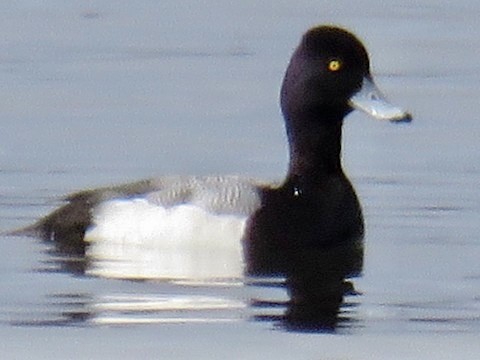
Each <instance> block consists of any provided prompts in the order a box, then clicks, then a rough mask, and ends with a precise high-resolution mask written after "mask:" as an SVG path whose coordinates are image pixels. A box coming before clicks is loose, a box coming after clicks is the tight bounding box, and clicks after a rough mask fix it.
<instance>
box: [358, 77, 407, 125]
mask: <svg viewBox="0 0 480 360" xmlns="http://www.w3.org/2000/svg"><path fill="white" fill-rule="evenodd" d="M350 105H351V106H352V107H353V108H355V109H358V110H361V111H363V112H365V113H367V114H369V115H370V116H373V117H374V118H376V119H379V120H388V121H391V122H396V123H397V122H410V121H412V115H410V113H408V112H407V111H405V110H403V109H401V108H399V107H396V106H394V105H392V104H391V103H390V102H389V101H388V100H387V99H386V98H385V96H384V95H383V94H382V92H381V91H380V90H379V89H378V87H377V86H376V85H375V83H374V82H373V80H372V79H371V78H370V77H365V78H364V79H363V84H362V87H361V89H360V90H359V91H358V92H356V93H355V94H354V95H353V96H352V97H351V98H350Z"/></svg>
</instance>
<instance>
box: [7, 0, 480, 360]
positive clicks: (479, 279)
mask: <svg viewBox="0 0 480 360" xmlns="http://www.w3.org/2000/svg"><path fill="white" fill-rule="evenodd" d="M479 16H480V3H478V1H473V0H461V1H457V2H451V1H421V2H420V1H413V0H412V1H405V0H402V1H400V0H399V1H374V0H362V1H356V2H349V1H341V0H340V1H334V2H331V1H330V2H327V1H307V0H300V1H264V2H258V1H249V0H248V1H247V0H246V1H242V2H233V1H232V2H229V1H202V2H195V1H164V2H155V1H137V2H129V1H93V0H92V1H81V2H80V1H78V2H63V1H41V2H39V1H32V0H30V1H29V0H24V1H16V2H2V3H1V4H0V34H1V36H0V118H1V132H0V229H1V230H6V229H12V228H15V227H18V226H21V225H24V224H27V223H29V222H31V221H32V220H33V219H35V218H37V217H39V216H41V215H43V214H46V213H47V212H48V211H49V210H51V209H53V207H54V206H55V205H56V201H55V200H56V199H57V198H58V196H60V195H62V194H65V193H68V192H71V191H74V190H77V189H82V188H86V187H94V186H98V185H105V184H109V183H118V182H124V181H127V180H134V179H139V178H143V177H148V176H153V175H158V174H171V173H176V174H210V173H235V174H247V175H251V176H256V177H261V178H272V179H279V178H281V177H282V176H283V174H284V171H285V166H286V159H287V158H286V146H285V145H286V144H285V138H284V134H283V126H282V122H281V117H280V113H279V110H278V100H277V99H278V91H279V86H280V82H281V79H282V76H283V72H284V69H285V67H286V64H287V62H288V59H289V57H290V55H291V52H292V49H293V48H294V47H295V46H296V44H297V42H298V40H299V37H300V36H301V34H302V33H303V32H304V31H305V30H306V29H307V28H309V27H310V26H312V25H315V24H319V23H335V24H339V25H343V26H346V27H348V28H349V29H351V30H353V31H354V32H356V33H357V34H358V35H359V36H360V37H361V38H362V39H363V40H364V41H365V43H366V45H367V47H368V49H369V51H370V54H371V57H372V63H373V71H374V73H375V74H376V77H377V82H378V84H379V85H380V86H381V87H382V88H383V90H384V92H385V93H387V94H388V96H389V97H390V98H391V99H392V100H394V102H395V103H397V104H401V105H403V106H405V107H408V108H409V109H410V110H411V111H412V112H413V114H414V117H415V122H414V123H412V124H411V125H408V126H394V125H392V124H385V123H379V122H375V121H372V120H370V119H368V118H366V117H365V116H363V115H361V114H358V113H355V114H352V115H351V116H349V118H348V119H347V121H346V123H345V136H344V162H345V167H346V170H347V172H348V174H350V176H351V178H352V181H353V182H354V184H355V187H356V189H357V191H358V194H359V196H360V198H361V201H362V204H363V206H364V209H365V215H366V222H367V237H366V244H367V247H366V264H365V271H364V275H363V276H362V277H361V278H359V279H356V280H355V284H356V287H357V289H358V290H359V291H361V293H362V295H361V296H357V297H353V298H349V299H347V302H348V303H349V304H350V306H349V307H348V308H346V309H345V313H346V314H348V317H349V318H350V319H351V321H350V322H348V323H347V324H346V325H345V326H343V327H340V328H339V329H338V330H337V332H335V333H333V334H311V333H295V332H287V331H284V330H282V329H281V328H278V327H276V326H275V323H274V322H268V321H265V322H258V321H254V320H253V319H254V317H253V316H252V315H255V311H257V310H255V309H252V308H251V307H250V306H248V304H249V300H250V299H252V298H255V297H257V296H261V297H264V298H265V297H266V298H269V297H280V298H281V297H282V296H284V294H282V293H281V291H280V290H279V289H252V288H248V287H247V288H245V287H233V286H232V287H228V286H227V287H206V286H204V287H202V286H198V287H191V286H185V285H178V284H165V283H158V282H144V283H142V282H130V281H116V280H106V279H98V278H88V277H82V276H75V275H74V274H71V273H64V272H61V271H58V263H57V262H56V261H55V259H53V258H52V256H51V255H49V254H48V253H47V252H46V250H47V246H46V245H45V244H42V243H39V242H38V241H35V240H32V239H26V238H10V237H4V236H3V237H0V274H1V276H0V288H1V292H0V354H1V355H2V358H4V359H10V358H11V359H13V358H15V359H29V358H32V359H51V358H85V359H87V358H88V359H91V358H101V359H109V358H112V359H113V358H115V359H117V358H141V357H148V358H162V359H170V358H185V359H187V358H196V359H225V358H234V359H265V358H272V359H293V358H295V359H298V358H301V359H452V358H461V359H478V358H479V356H480V345H479V342H478V336H479V333H480V290H479V289H480V261H479V258H480V239H479V238H478V233H479V230H480V222H479V217H478V213H479V208H480V195H479V192H478V183H479V179H480V176H479V175H480V169H479V164H480V147H479V146H478V139H479V135H480V134H479V130H480V122H479V115H478V109H479V105H478V98H479V95H480V90H479V78H480V76H479V74H480V37H479V36H478V34H480V22H479V21H478V17H479ZM257 292H260V293H261V294H257ZM272 311H274V310H272Z"/></svg>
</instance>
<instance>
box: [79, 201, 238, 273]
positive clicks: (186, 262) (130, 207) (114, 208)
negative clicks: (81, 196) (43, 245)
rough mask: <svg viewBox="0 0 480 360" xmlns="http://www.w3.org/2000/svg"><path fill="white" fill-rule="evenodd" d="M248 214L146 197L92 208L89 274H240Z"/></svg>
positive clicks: (89, 239)
mask: <svg viewBox="0 0 480 360" xmlns="http://www.w3.org/2000/svg"><path fill="white" fill-rule="evenodd" d="M245 222H246V216H242V217H240V216H236V215H219V214H210V213H208V212H207V211H205V210H204V209H203V208H201V207H199V206H196V205H183V204H182V205H177V206H173V207H170V208H164V207H161V206H159V205H156V204H152V203H151V202H149V201H147V200H145V199H131V200H111V201H108V202H105V203H103V204H102V205H101V206H100V207H99V208H97V209H95V212H94V214H93V224H94V225H93V226H92V228H91V229H89V231H88V232H87V234H86V236H85V241H87V242H88V243H89V246H88V248H87V255H88V257H89V258H91V259H92V260H93V263H92V266H91V269H90V271H89V273H90V274H93V275H96V276H102V277H110V278H123V279H175V280H220V279H239V278H241V277H242V276H243V270H244V261H243V249H242V243H241V239H242V236H243V232H244V230H245Z"/></svg>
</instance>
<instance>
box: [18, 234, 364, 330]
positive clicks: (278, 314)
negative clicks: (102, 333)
mask: <svg viewBox="0 0 480 360" xmlns="http://www.w3.org/2000/svg"><path fill="white" fill-rule="evenodd" d="M50 245H52V244H51V243H50ZM85 250H86V248H85V246H82V247H78V248H72V247H65V246H59V245H58V244H56V246H54V247H53V248H49V253H50V256H49V260H48V263H46V264H45V265H46V266H45V269H44V271H49V272H57V271H60V272H68V273H71V274H75V275H77V276H78V275H79V276H88V275H90V274H91V273H92V270H93V269H96V268H98V267H101V266H102V264H101V262H99V261H98V260H95V259H91V258H89V257H88V253H87V252H86V251H85ZM301 258H302V261H298V262H296V264H295V266H294V267H291V268H290V269H289V271H288V273H287V274H286V275H285V276H279V277H269V278H266V277H261V276H251V277H246V278H244V279H242V280H241V281H238V279H236V280H231V281H223V282H221V281H219V280H218V279H217V280H216V281H215V282H210V283H209V282H203V283H201V284H199V283H198V282H196V283H193V285H195V286H193V287H192V288H191V289H195V291H194V292H193V293H192V292H189V290H188V288H187V290H185V289H186V288H185V286H187V287H188V286H191V285H192V283H190V284H188V281H187V280H188V279H187V280H185V279H183V281H181V282H180V281H177V282H176V283H177V286H180V287H181V292H182V295H181V296H180V295H178V294H175V290H178V289H180V288H175V287H173V288H172V287H169V291H171V293H170V292H168V294H165V293H163V294H162V295H159V294H156V295H151V296H144V297H142V298H141V299H140V298H139V297H138V296H136V295H135V296H134V295H128V294H127V295H126V294H121V295H118V294H117V295H111V294H110V295H108V294H106V295H105V294H103V295H99V294H96V295H95V294H87V295H85V294H54V295H52V296H51V297H49V299H48V302H49V303H50V304H47V306H48V307H49V308H50V309H49V310H52V308H53V309H55V308H57V310H58V311H56V314H57V315H56V316H55V317H54V318H53V319H44V320H41V321H40V320H36V321H35V323H29V322H28V321H24V322H23V323H22V325H37V326H38V325H41V326H46V325H47V326H48V325H55V326H71V325H73V326H79V325H82V324H86V325H88V324H111V323H115V324H117V325H122V324H131V323H142V324H146V323H165V322H167V323H172V322H175V321H177V322H181V323H189V322H199V321H202V322H218V321H223V322H225V321H236V320H240V319H244V318H245V317H246V318H250V319H253V320H254V321H259V322H271V323H273V324H274V325H275V326H280V327H281V328H283V329H286V330H289V331H311V332H334V331H336V330H337V329H338V328H342V329H344V328H348V327H350V326H355V321H354V320H353V319H354V316H352V312H353V311H354V310H355V309H354V308H352V305H351V304H349V303H348V302H345V298H346V297H347V299H351V297H350V296H354V295H357V292H356V291H355V289H354V286H353V280H352V278H354V277H356V276H358V275H359V274H360V273H361V270H362V264H363V247H362V244H361V243H348V244H341V245H337V246H330V247H324V248H318V249H316V250H315V251H313V250H312V249H310V250H309V251H305V252H303V253H302V254H301ZM127 268H128V267H127ZM126 278H128V277H126ZM128 279H129V280H132V278H128ZM136 280H140V279H136ZM149 280H152V279H149ZM170 283H172V281H170ZM161 284H165V281H162V282H161ZM178 284H180V285H178ZM202 288H203V290H204V293H203V294H199V291H200V290H199V289H202ZM220 288H222V289H224V290H222V292H221V294H220V295H219V296H216V295H214V296H212V294H216V293H217V294H218V289H220ZM239 288H242V291H240V292H241V295H238V294H239V290H238V289H239ZM160 289H162V287H160ZM212 289H214V290H213V291H212ZM232 289H234V290H233V293H234V294H235V296H233V298H232V297H231V295H232ZM163 290H164V288H163ZM205 294H207V296H205ZM179 296H180V297H179ZM112 304H113V305H112ZM172 304H176V305H177V306H172ZM242 304H243V305H242ZM180 305H181V306H180ZM200 305H201V306H200ZM178 306H180V307H181V308H182V309H181V314H182V316H184V315H185V312H186V311H187V312H190V315H191V316H188V317H187V318H185V317H179V315H180V313H179V312H178V310H179V307H178ZM147 308H148V311H146V309H147ZM54 311H55V310H54ZM219 312H221V315H219ZM115 313H117V315H118V314H123V315H122V316H116V315H115ZM105 314H108V316H105ZM125 314H129V316H128V317H125ZM140 314H141V316H139V315H140Z"/></svg>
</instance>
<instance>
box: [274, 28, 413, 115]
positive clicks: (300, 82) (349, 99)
mask: <svg viewBox="0 0 480 360" xmlns="http://www.w3.org/2000/svg"><path fill="white" fill-rule="evenodd" d="M281 105H282V111H283V113H284V116H285V117H286V118H287V120H293V118H298V117H300V118H312V117H319V116H322V117H323V119H324V120H326V121H328V120H332V121H335V120H341V119H342V118H343V117H344V116H345V115H346V114H348V113H349V112H350V111H352V110H353V109H354V108H356V109H359V110H362V111H364V112H366V113H368V114H369V115H371V116H373V117H375V118H378V119H383V120H390V121H410V120H411V116H410V114H409V113H407V112H405V111H403V110H401V109H399V108H397V107H395V106H393V105H391V104H390V103H388V101H387V100H386V99H385V97H384V96H383V95H382V93H381V92H380V91H379V90H378V89H377V87H376V86H375V84H374V82H373V79H372V76H371V74H370V62H369V58H368V53H367V51H366V49H365V47H364V46H363V44H362V43H361V42H360V41H359V40H358V39H357V38H356V37H355V36H354V35H353V34H351V33H349V32H348V31H345V30H343V29H341V28H338V27H333V26H319V27H315V28H312V29H310V30H309V31H308V32H307V33H306V34H305V35H304V36H303V38H302V40H301V42H300V45H299V46H298V48H297V49H296V51H295V52H294V54H293V56H292V59H291V60H290V64H289V66H288V69H287V72H286V74H285V79H284V81H283V86H282V91H281Z"/></svg>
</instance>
